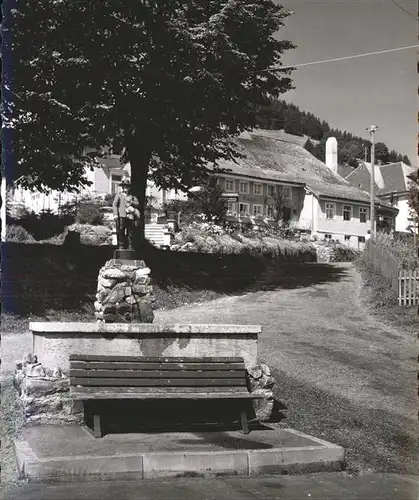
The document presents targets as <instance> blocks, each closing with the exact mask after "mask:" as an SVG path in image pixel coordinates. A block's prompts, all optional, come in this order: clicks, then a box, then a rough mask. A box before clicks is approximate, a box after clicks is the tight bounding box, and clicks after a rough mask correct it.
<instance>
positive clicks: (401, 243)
mask: <svg viewBox="0 0 419 500" xmlns="http://www.w3.org/2000/svg"><path fill="white" fill-rule="evenodd" d="M375 241H376V242H377V243H379V244H380V245H381V246H382V247H384V248H385V249H386V250H388V251H389V252H390V253H391V254H392V255H393V257H394V258H395V259H396V260H397V262H398V263H399V264H400V266H401V267H402V268H403V269H416V268H417V267H418V259H417V255H416V253H417V249H416V248H415V246H414V244H413V237H410V238H409V237H403V236H401V235H400V236H398V235H391V234H388V233H383V232H378V233H377V236H376V238H375Z"/></svg>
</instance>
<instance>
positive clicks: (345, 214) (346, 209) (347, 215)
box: [343, 205, 352, 220]
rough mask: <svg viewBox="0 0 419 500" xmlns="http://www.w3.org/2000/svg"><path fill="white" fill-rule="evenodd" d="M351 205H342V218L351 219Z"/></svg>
mask: <svg viewBox="0 0 419 500" xmlns="http://www.w3.org/2000/svg"><path fill="white" fill-rule="evenodd" d="M351 217H352V207H351V205H343V220H351Z"/></svg>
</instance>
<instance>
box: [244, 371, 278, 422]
mask: <svg viewBox="0 0 419 500" xmlns="http://www.w3.org/2000/svg"><path fill="white" fill-rule="evenodd" d="M246 372H247V378H248V383H249V390H250V392H251V393H252V394H257V395H259V396H263V399H254V400H253V410H254V412H255V416H256V418H257V420H259V421H260V422H272V421H274V422H276V421H280V420H282V419H283V418H284V410H285V409H286V406H285V405H284V404H283V403H282V402H281V401H279V400H278V399H276V398H275V396H274V394H275V392H277V391H276V382H275V379H274V378H273V377H272V374H271V370H270V368H269V366H267V365H265V364H264V363H259V364H257V365H254V366H252V367H249V368H248V369H247V370H246Z"/></svg>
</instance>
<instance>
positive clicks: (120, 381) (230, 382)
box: [70, 378, 246, 387]
mask: <svg viewBox="0 0 419 500" xmlns="http://www.w3.org/2000/svg"><path fill="white" fill-rule="evenodd" d="M70 384H71V385H83V386H102V387H106V386H126V387H130V386H149V387H157V386H170V387H176V386H186V387H187V386H194V387H195V386H198V387H207V386H214V385H215V386H217V385H219V386H235V387H240V386H244V387H245V386H246V380H245V379H244V378H242V379H234V378H231V379H221V378H203V379H181V378H180V379H175V378H171V379H168V378H166V379H155V378H148V379H147V378H143V379H140V378H139V379H133V378H70Z"/></svg>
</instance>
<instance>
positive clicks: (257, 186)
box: [253, 184, 263, 194]
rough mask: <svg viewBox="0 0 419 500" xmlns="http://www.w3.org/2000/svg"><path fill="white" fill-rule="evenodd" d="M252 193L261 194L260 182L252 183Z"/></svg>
mask: <svg viewBox="0 0 419 500" xmlns="http://www.w3.org/2000/svg"><path fill="white" fill-rule="evenodd" d="M253 194H263V191H262V184H253Z"/></svg>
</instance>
